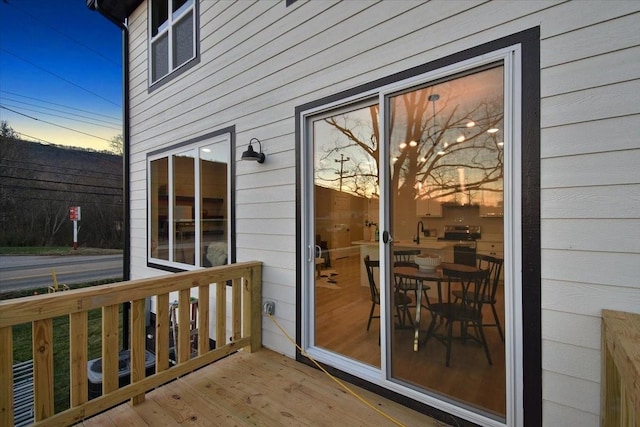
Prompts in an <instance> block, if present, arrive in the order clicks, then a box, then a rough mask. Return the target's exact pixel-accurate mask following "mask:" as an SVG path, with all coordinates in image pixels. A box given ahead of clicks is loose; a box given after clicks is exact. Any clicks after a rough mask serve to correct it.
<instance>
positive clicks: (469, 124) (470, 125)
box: [467, 120, 476, 128]
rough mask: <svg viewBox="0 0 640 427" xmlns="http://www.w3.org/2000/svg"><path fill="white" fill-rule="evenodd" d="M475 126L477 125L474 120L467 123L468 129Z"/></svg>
mask: <svg viewBox="0 0 640 427" xmlns="http://www.w3.org/2000/svg"><path fill="white" fill-rule="evenodd" d="M475 125H476V122H474V121H473V120H469V121H468V122H467V127H468V128H472V127H474V126H475Z"/></svg>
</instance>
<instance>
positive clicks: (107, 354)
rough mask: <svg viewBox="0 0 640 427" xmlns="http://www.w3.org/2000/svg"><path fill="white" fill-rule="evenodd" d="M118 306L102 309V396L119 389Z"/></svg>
mask: <svg viewBox="0 0 640 427" xmlns="http://www.w3.org/2000/svg"><path fill="white" fill-rule="evenodd" d="M118 313H119V311H118V305H109V306H105V307H102V394H103V395H105V394H107V393H111V392H112V391H115V390H117V389H118V387H119V381H118V371H119V369H118V356H119V351H118V347H119V323H118V320H119V319H118V317H119V316H118Z"/></svg>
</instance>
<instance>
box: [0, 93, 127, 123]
mask: <svg viewBox="0 0 640 427" xmlns="http://www.w3.org/2000/svg"><path fill="white" fill-rule="evenodd" d="M1 92H4V93H8V94H9V95H14V96H20V97H22V98H27V99H31V100H33V101H38V102H44V103H45V104H51V105H57V106H58V107H63V108H68V109H70V110H76V111H82V112H84V113H91V114H94V115H96V116H102V117H106V118H109V119H113V120H120V119H119V118H117V117H113V116H108V115H106V114H100V113H96V112H94V111H89V110H83V109H82V108H76V107H71V106H70V105H64V104H58V103H56V102H51V101H45V100H44V99H39V98H34V97H32V96H27V95H20V94H19V93H15V92H10V91H8V90H3V89H0V93H1Z"/></svg>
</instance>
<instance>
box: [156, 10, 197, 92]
mask: <svg viewBox="0 0 640 427" xmlns="http://www.w3.org/2000/svg"><path fill="white" fill-rule="evenodd" d="M196 5H197V2H196V1H195V0H152V1H151V7H150V10H149V23H150V29H149V34H150V37H149V63H150V70H149V74H150V76H149V78H150V82H151V84H152V85H153V84H154V83H156V82H158V81H159V80H161V79H162V78H163V77H165V76H167V75H169V74H171V73H173V72H174V71H176V70H178V69H179V68H181V67H182V66H184V65H185V64H188V63H189V62H190V61H192V60H194V59H195V58H196V57H197V31H196V29H197V13H196V12H197V10H196Z"/></svg>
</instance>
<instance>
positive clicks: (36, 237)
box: [0, 137, 123, 248]
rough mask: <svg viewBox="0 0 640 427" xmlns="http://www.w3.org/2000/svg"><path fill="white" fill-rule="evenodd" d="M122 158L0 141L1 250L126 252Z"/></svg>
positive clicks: (13, 141) (25, 142)
mask: <svg viewBox="0 0 640 427" xmlns="http://www.w3.org/2000/svg"><path fill="white" fill-rule="evenodd" d="M122 197H123V194H122V157H120V156H116V155H113V154H109V153H104V152H96V151H89V150H82V149H73V148H67V147H61V146H54V145H44V144H39V143H35V142H29V141H22V140H15V139H9V138H4V137H0V231H1V232H2V234H1V235H0V245H1V246H48V245H67V244H69V245H71V243H72V242H73V231H72V230H73V228H72V227H73V223H72V222H71V221H70V220H69V218H68V212H69V207H71V206H80V207H81V210H82V212H81V215H82V216H81V221H80V222H79V226H80V228H79V233H78V242H79V244H80V245H84V246H95V247H109V248H121V247H122Z"/></svg>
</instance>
